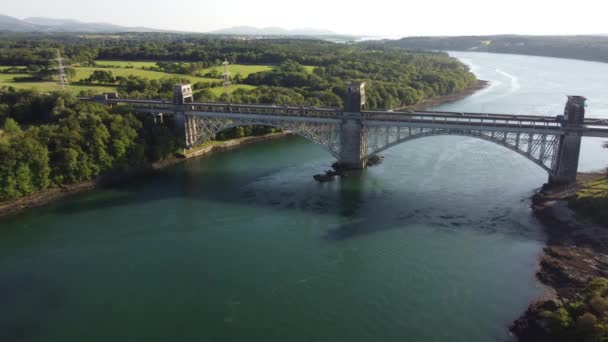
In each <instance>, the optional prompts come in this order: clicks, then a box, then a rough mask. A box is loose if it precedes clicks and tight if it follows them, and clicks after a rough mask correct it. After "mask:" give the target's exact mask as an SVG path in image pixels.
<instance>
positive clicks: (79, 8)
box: [0, 0, 608, 36]
mask: <svg viewBox="0 0 608 342" xmlns="http://www.w3.org/2000/svg"><path fill="white" fill-rule="evenodd" d="M3 2H4V4H3V5H2V7H1V8H0V13H3V14H7V15H11V16H15V17H18V18H25V17H32V16H44V17H51V18H71V19H79V20H82V21H103V22H109V23H113V24H119V25H125V26H147V27H153V28H163V29H172V30H184V31H200V32H204V31H211V30H216V29H220V28H225V27H230V26H242V25H247V26H257V27H267V26H280V27H284V28H289V29H293V28H302V27H312V28H318V29H328V30H331V31H334V32H337V33H344V34H356V35H387V36H402V35H403V36H405V35H464V34H496V33H518V34H585V33H608V1H606V0H571V1H563V0H508V1H496V0H454V1H446V0H441V1H440V0H367V1H343V0H337V1H336V0H305V1H302V0H301V1H289V0H217V1H210V0H146V1H142V0H136V1H134V0H100V1H88V0H85V1H76V0H17V1H10V0H8V1H3Z"/></svg>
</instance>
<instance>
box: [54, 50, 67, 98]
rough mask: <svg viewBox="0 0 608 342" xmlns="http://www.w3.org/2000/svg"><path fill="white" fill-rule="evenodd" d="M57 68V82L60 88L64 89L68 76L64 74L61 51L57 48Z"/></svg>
mask: <svg viewBox="0 0 608 342" xmlns="http://www.w3.org/2000/svg"><path fill="white" fill-rule="evenodd" d="M55 61H57V70H58V71H59V84H61V89H64V90H65V88H66V87H68V86H69V84H70V82H69V80H68V76H67V75H66V74H65V67H64V65H63V58H62V57H61V51H59V50H57V58H56V59H55Z"/></svg>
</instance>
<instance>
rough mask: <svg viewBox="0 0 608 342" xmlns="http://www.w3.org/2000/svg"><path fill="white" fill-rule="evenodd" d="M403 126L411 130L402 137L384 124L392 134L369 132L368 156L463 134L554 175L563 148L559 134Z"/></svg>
mask: <svg viewBox="0 0 608 342" xmlns="http://www.w3.org/2000/svg"><path fill="white" fill-rule="evenodd" d="M402 129H405V130H406V131H407V133H406V134H399V133H397V135H398V136H399V137H398V138H396V136H395V135H393V136H392V139H391V134H390V129H388V130H387V128H386V127H383V128H382V130H384V132H389V133H388V134H386V133H385V134H381V133H380V132H378V130H377V129H372V130H371V132H367V131H366V137H367V139H368V141H367V144H368V145H367V152H368V154H367V157H368V158H369V157H372V156H374V155H377V154H378V153H381V152H383V151H386V150H387V149H389V148H392V147H394V146H397V145H399V144H402V143H406V142H408V141H412V140H416V139H421V138H426V137H432V136H441V135H445V136H461V137H468V138H476V139H481V140H484V141H488V142H491V143H494V144H496V145H499V146H502V147H504V148H507V149H509V150H511V151H513V152H515V153H517V154H519V155H521V156H523V157H525V158H527V159H528V160H530V161H531V162H533V163H534V164H536V165H537V166H539V167H541V168H542V169H543V170H545V171H546V172H547V173H548V174H549V175H550V176H554V175H555V173H556V168H557V153H558V149H559V136H557V135H553V134H529V133H516V132H493V131H477V130H469V131H465V130H450V129H430V128H429V129H417V130H416V131H412V130H411V129H410V128H409V127H402ZM395 138H396V139H395ZM378 139H384V141H383V142H380V143H378Z"/></svg>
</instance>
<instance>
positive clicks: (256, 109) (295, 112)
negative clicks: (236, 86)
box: [107, 99, 342, 119]
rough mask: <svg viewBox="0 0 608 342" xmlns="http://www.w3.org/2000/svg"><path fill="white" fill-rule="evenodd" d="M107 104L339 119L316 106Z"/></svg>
mask: <svg viewBox="0 0 608 342" xmlns="http://www.w3.org/2000/svg"><path fill="white" fill-rule="evenodd" d="M107 102H108V104H122V105H127V106H130V107H132V108H134V109H136V110H138V111H142V112H151V113H154V112H156V113H171V112H179V111H184V112H186V113H195V112H203V113H218V114H222V113H224V114H252V115H277V116H297V117H303V116H304V117H314V118H330V119H339V118H340V117H341V113H342V112H341V110H339V109H337V108H317V107H303V106H302V107H294V106H277V105H244V104H231V103H215V102H208V103H206V102H191V103H187V104H184V105H183V106H181V105H180V106H178V105H175V104H173V103H172V102H169V101H157V100H125V99H115V100H108V101H107Z"/></svg>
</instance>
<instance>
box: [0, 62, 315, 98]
mask: <svg viewBox="0 0 608 342" xmlns="http://www.w3.org/2000/svg"><path fill="white" fill-rule="evenodd" d="M96 63H97V64H99V65H102V66H112V67H108V68H95V67H76V68H75V69H76V76H75V77H74V78H73V79H72V80H71V81H72V82H80V81H82V80H83V79H86V78H88V77H89V76H90V75H91V74H92V73H93V71H95V70H105V71H111V72H112V75H113V76H114V77H117V76H123V77H128V76H131V75H133V76H138V77H143V78H148V79H161V78H169V77H176V78H184V79H188V80H190V82H192V83H197V82H219V81H221V80H219V79H213V78H207V77H197V76H190V75H181V74H169V73H165V72H158V71H149V70H143V69H142V68H144V67H146V68H148V67H154V66H156V62H138V61H136V62H133V61H96ZM131 67H132V68H131ZM7 68H10V67H9V66H0V70H2V69H7ZM273 68H274V67H273V66H269V65H243V64H234V65H230V69H229V70H230V73H231V74H232V76H233V77H234V76H235V75H237V74H241V76H242V77H247V76H248V75H249V74H252V73H256V72H262V71H268V70H272V69H273ZM304 68H305V69H306V71H307V72H312V71H313V70H314V68H315V67H313V66H305V67H304ZM212 70H217V71H219V72H222V71H223V69H222V66H215V67H211V68H207V69H204V70H202V71H201V74H203V75H204V74H206V73H209V72H211V71H212ZM27 76H30V75H28V74H2V73H0V87H1V86H12V87H15V88H18V89H27V88H36V89H38V91H40V92H51V91H57V90H61V85H59V84H57V83H55V82H14V81H13V79H14V78H15V77H27ZM254 88H255V87H254V86H250V85H245V84H235V85H233V86H231V91H234V90H236V89H247V90H249V89H254ZM69 89H70V91H71V92H72V93H74V94H78V93H80V91H82V90H93V91H94V92H99V93H102V92H112V91H116V87H110V86H85V85H76V84H71V85H70V87H69ZM211 91H212V92H213V93H214V94H215V95H217V96H220V95H221V94H223V93H224V88H223V87H215V88H211Z"/></svg>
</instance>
